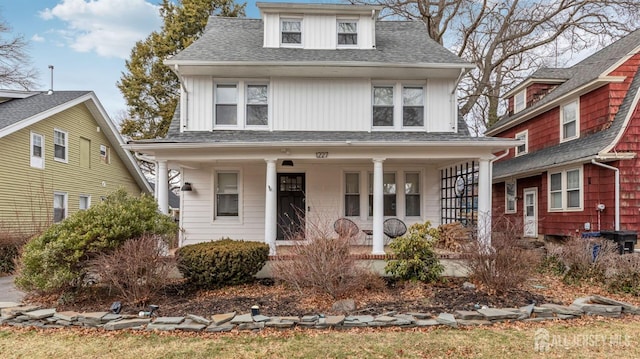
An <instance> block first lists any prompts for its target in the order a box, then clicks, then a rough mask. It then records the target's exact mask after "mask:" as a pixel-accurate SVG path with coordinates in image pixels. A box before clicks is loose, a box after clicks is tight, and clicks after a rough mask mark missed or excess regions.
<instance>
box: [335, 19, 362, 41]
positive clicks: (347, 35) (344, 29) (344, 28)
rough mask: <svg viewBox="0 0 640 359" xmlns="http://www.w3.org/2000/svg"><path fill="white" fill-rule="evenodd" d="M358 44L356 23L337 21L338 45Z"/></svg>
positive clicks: (353, 21) (352, 21)
mask: <svg viewBox="0 0 640 359" xmlns="http://www.w3.org/2000/svg"><path fill="white" fill-rule="evenodd" d="M357 44H358V22H357V21H355V20H338V45H357Z"/></svg>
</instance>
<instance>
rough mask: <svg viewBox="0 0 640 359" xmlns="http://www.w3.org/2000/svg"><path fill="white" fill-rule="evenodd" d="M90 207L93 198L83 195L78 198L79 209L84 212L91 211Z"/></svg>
mask: <svg viewBox="0 0 640 359" xmlns="http://www.w3.org/2000/svg"><path fill="white" fill-rule="evenodd" d="M90 206H91V196H89V195H84V194H81V195H80V197H78V209H79V210H81V211H84V210H87V209H89V207H90Z"/></svg>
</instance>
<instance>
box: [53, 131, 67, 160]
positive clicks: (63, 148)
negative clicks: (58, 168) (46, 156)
mask: <svg viewBox="0 0 640 359" xmlns="http://www.w3.org/2000/svg"><path fill="white" fill-rule="evenodd" d="M67 141H68V134H67V133H66V132H65V131H61V130H53V159H54V160H56V161H60V162H67V153H68V142H67Z"/></svg>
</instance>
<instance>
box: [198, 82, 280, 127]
mask: <svg viewBox="0 0 640 359" xmlns="http://www.w3.org/2000/svg"><path fill="white" fill-rule="evenodd" d="M220 85H222V86H225V85H227V86H228V85H233V86H235V87H236V103H235V106H236V123H235V124H217V123H216V121H217V119H216V106H217V105H218V98H217V94H216V90H217V88H218V86H220ZM249 86H266V87H267V124H266V125H248V124H247V106H248V104H247V98H248V96H247V91H248V88H249ZM271 97H272V96H271V86H270V83H269V80H265V79H251V80H247V79H224V80H222V79H221V81H216V80H214V81H213V105H212V109H211V111H212V113H211V126H212V127H211V128H212V129H214V130H216V129H219V130H242V129H251V130H268V129H269V128H271V117H272V102H271ZM222 104H223V105H224V104H225V103H222Z"/></svg>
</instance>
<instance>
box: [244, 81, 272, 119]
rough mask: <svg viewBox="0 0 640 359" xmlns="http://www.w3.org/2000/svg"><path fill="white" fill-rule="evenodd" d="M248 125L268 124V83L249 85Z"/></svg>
mask: <svg viewBox="0 0 640 359" xmlns="http://www.w3.org/2000/svg"><path fill="white" fill-rule="evenodd" d="M246 102H247V113H246V118H247V119H246V121H247V122H246V123H247V126H266V125H268V124H269V123H268V119H269V105H268V92H267V85H247V100H246Z"/></svg>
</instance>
